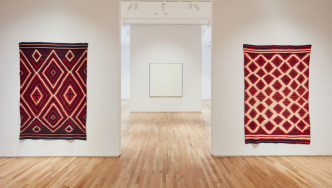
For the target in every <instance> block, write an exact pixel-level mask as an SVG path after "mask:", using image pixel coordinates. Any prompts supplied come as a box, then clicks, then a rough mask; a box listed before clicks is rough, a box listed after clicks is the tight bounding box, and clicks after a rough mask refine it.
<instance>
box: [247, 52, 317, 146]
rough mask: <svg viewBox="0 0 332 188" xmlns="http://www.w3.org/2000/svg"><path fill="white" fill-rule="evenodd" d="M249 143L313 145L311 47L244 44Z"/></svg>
mask: <svg viewBox="0 0 332 188" xmlns="http://www.w3.org/2000/svg"><path fill="white" fill-rule="evenodd" d="M243 48H244V74H245V143H263V142H270V143H299V144H309V143H310V119H309V103H308V102H309V101H308V99H309V60H310V51H311V45H305V46H254V45H243Z"/></svg>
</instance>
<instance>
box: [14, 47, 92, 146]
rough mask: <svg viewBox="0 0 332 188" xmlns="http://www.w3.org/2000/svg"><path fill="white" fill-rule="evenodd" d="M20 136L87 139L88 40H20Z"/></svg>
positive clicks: (28, 137) (23, 137) (29, 137)
mask: <svg viewBox="0 0 332 188" xmlns="http://www.w3.org/2000/svg"><path fill="white" fill-rule="evenodd" d="M19 47H20V82H21V87H20V115H21V129H20V139H81V140H86V129H85V128H86V127H85V125H86V110H87V107H86V105H87V104H86V89H87V86H86V78H87V50H88V44H86V43H20V45H19Z"/></svg>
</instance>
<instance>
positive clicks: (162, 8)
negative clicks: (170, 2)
mask: <svg viewBox="0 0 332 188" xmlns="http://www.w3.org/2000/svg"><path fill="white" fill-rule="evenodd" d="M161 10H162V11H165V10H166V7H165V1H163V3H162V4H161Z"/></svg>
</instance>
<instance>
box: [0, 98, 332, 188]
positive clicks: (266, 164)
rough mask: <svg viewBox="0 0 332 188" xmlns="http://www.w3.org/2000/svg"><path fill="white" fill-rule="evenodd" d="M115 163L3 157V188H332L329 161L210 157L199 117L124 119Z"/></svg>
mask: <svg viewBox="0 0 332 188" xmlns="http://www.w3.org/2000/svg"><path fill="white" fill-rule="evenodd" d="M128 106H129V103H128V102H123V112H122V155H121V157H119V158H90V157H49V158H0V187H15V188H17V187H121V188H122V187H124V188H126V187H152V188H159V187H188V188H191V187H264V188H265V187H282V188H284V187H332V157H224V158H213V157H212V156H211V155H210V138H209V137H210V136H209V135H210V119H211V118H210V103H209V102H204V103H203V113H129V112H128Z"/></svg>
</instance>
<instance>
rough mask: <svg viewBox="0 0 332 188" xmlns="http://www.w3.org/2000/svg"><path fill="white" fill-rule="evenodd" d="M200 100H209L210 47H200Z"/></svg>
mask: <svg viewBox="0 0 332 188" xmlns="http://www.w3.org/2000/svg"><path fill="white" fill-rule="evenodd" d="M202 100H211V46H206V45H203V46H202Z"/></svg>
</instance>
